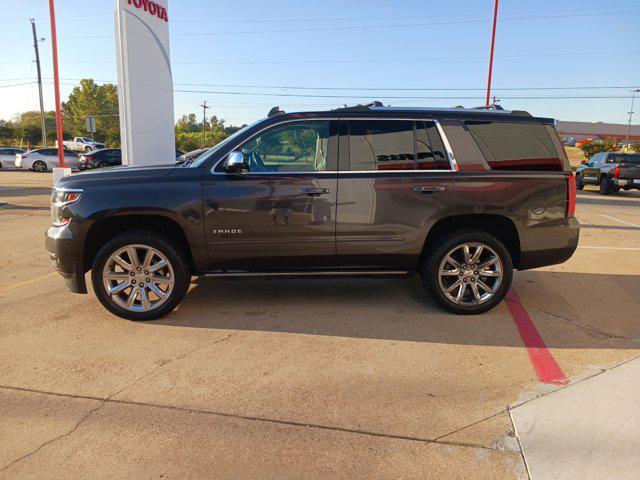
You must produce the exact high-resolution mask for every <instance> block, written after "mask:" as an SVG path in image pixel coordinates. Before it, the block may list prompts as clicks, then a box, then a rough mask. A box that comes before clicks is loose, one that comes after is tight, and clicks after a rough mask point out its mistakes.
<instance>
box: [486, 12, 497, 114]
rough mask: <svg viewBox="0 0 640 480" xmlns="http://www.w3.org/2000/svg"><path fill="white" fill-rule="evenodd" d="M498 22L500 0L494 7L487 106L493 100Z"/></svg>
mask: <svg viewBox="0 0 640 480" xmlns="http://www.w3.org/2000/svg"><path fill="white" fill-rule="evenodd" d="M497 21H498V0H496V3H495V6H494V7H493V32H492V33H491V53H490V55H489V80H488V81H487V104H486V106H487V107H488V106H489V99H490V98H491V74H492V73H493V49H494V46H495V43H496V23H497Z"/></svg>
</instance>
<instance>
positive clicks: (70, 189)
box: [53, 187, 84, 193]
mask: <svg viewBox="0 0 640 480" xmlns="http://www.w3.org/2000/svg"><path fill="white" fill-rule="evenodd" d="M53 189H54V190H57V191H58V192H69V193H83V192H84V189H82V188H67V187H53Z"/></svg>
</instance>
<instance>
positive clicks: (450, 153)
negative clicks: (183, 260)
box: [209, 116, 459, 175]
mask: <svg viewBox="0 0 640 480" xmlns="http://www.w3.org/2000/svg"><path fill="white" fill-rule="evenodd" d="M343 120H346V121H349V120H360V121H362V120H376V121H377V120H384V121H388V120H392V121H404V122H425V121H428V122H434V123H435V125H436V129H437V130H438V133H439V134H440V137H441V138H442V143H443V144H444V148H445V150H446V153H447V159H448V160H449V167H450V169H449V170H354V171H351V170H349V171H338V170H324V171H319V172H312V171H310V172H251V173H250V174H251V175H299V174H307V175H318V174H332V175H335V174H339V175H343V174H359V173H378V174H380V173H408V172H409V173H436V172H440V173H447V172H448V173H454V172H457V171H458V170H459V169H458V163H457V161H456V158H455V156H454V154H453V150H452V148H451V144H450V143H449V139H448V138H447V135H446V134H445V133H444V129H443V128H442V125H440V122H439V121H438V120H436V119H434V118H413V117H411V118H384V117H341V116H337V117H316V118H289V119H286V120H284V121H282V122H278V123H274V124H272V125H268V126H266V127H264V128H262V129H260V130H258V131H257V132H256V133H254V134H253V135H252V136H250V137H249V138H247V139H246V140H243V141H242V142H239V143H237V144H235V145H234V146H233V147H232V148H231V150H230V151H232V152H233V151H234V150H235V149H236V148H238V147H239V146H240V145H242V144H243V143H246V142H250V141H251V140H253V139H254V138H255V137H257V136H258V135H260V134H261V133H262V132H264V131H266V130H268V129H270V128H272V127H278V126H281V125H285V124H287V123H293V122H314V121H343ZM226 157H227V156H226V155H225V156H224V157H222V158H221V159H220V160H218V161H217V162H216V163H215V164H214V165H212V166H211V169H210V170H209V173H210V174H211V175H232V174H229V173H226V172H216V171H215V169H216V168H217V167H218V165H220V163H221V162H223V161H224V159H225V158H226ZM244 175H249V173H247V174H244Z"/></svg>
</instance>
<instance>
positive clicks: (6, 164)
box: [0, 147, 26, 168]
mask: <svg viewBox="0 0 640 480" xmlns="http://www.w3.org/2000/svg"><path fill="white" fill-rule="evenodd" d="M24 152H26V150H25V149H24V148H18V147H0V168H15V166H16V155H17V154H18V153H24Z"/></svg>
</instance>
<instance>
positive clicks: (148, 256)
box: [91, 230, 190, 320]
mask: <svg viewBox="0 0 640 480" xmlns="http://www.w3.org/2000/svg"><path fill="white" fill-rule="evenodd" d="M91 280H92V283H93V289H94V291H95V293H96V296H97V297H98V300H100V303H102V305H104V306H105V307H106V308H107V309H108V310H109V311H110V312H112V313H114V314H116V315H118V316H119V317H122V318H126V319H128V320H153V319H156V318H159V317H162V316H163V315H166V314H167V313H169V312H171V311H172V310H173V309H174V308H176V307H177V306H178V304H179V303H180V302H181V301H182V299H183V298H184V296H185V294H186V293H187V289H188V288H189V283H190V275H189V270H188V263H187V261H186V260H185V258H184V255H183V253H182V251H181V249H180V248H179V247H177V246H176V245H175V244H174V243H173V242H172V241H171V239H170V238H168V237H167V236H165V235H162V234H160V233H158V232H151V231H142V230H139V231H130V232H125V233H123V234H121V235H119V236H117V237H116V238H114V239H113V240H111V241H109V242H108V243H107V244H106V245H104V246H103V247H102V248H101V249H100V251H99V252H98V254H97V255H96V259H95V261H94V264H93V268H92V269H91Z"/></svg>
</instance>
